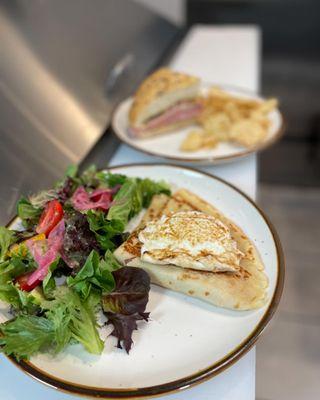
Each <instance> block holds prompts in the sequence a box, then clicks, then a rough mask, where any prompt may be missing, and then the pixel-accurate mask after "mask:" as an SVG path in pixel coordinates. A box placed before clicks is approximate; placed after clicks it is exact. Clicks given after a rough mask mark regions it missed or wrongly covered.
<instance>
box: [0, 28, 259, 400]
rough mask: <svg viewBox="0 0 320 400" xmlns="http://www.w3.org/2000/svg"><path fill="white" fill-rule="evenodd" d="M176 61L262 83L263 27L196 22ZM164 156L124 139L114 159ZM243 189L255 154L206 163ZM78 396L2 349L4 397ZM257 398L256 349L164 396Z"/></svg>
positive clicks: (250, 187)
mask: <svg viewBox="0 0 320 400" xmlns="http://www.w3.org/2000/svg"><path fill="white" fill-rule="evenodd" d="M171 66H172V67H173V68H175V69H178V70H181V71H184V72H189V73H191V74H195V75H198V76H200V77H201V78H202V79H204V80H206V81H208V82H213V83H221V84H229V85H236V86H239V87H243V88H246V89H249V90H252V91H257V90H258V89H259V79H260V31H259V29H258V28H256V27H254V26H234V25H232V26H223V27H211V26H195V27H194V28H193V29H192V30H190V32H189V33H188V35H187V37H186V39H185V40H184V42H183V43H182V45H181V46H180V48H179V50H178V52H177V53H176V55H175V57H174V59H173V62H172V64H171ZM156 161H159V162H164V161H163V160H157V159H155V158H154V157H150V156H145V155H143V154H142V153H139V152H137V151H135V150H132V149H129V148H128V147H127V146H125V145H122V146H121V147H120V148H119V150H118V151H117V152H116V154H115V155H114V157H113V158H112V160H111V163H110V164H111V165H116V164H127V163H132V162H156ZM199 169H201V170H205V171H208V172H211V173H213V174H215V175H217V176H219V177H221V178H223V179H225V180H227V181H229V182H231V183H233V184H234V185H235V186H237V187H239V188H240V189H242V190H243V191H244V192H246V193H247V194H248V195H249V196H251V197H252V198H254V197H255V194H256V183H257V163H256V157H255V156H250V157H247V158H245V159H243V160H240V161H237V162H236V163H232V164H226V165H219V166H214V167H201V168H199ZM72 398H76V397H74V396H70V395H67V394H64V393H62V392H59V391H56V390H53V389H50V388H48V387H46V386H44V385H40V384H39V383H38V382H36V381H35V380H33V379H31V378H30V377H28V376H26V375H25V374H23V373H22V372H21V371H20V370H19V369H17V368H16V367H15V366H13V364H11V363H10V362H9V361H8V360H7V359H6V358H5V357H4V356H2V355H0V399H3V400H21V399H32V400H43V399H46V400H58V399H59V400H64V399H65V400H67V399H72ZM254 398H255V349H254V348H253V349H252V350H251V351H250V352H249V353H248V354H247V355H246V356H244V357H243V358H242V359H241V360H239V361H238V362H237V363H236V364H234V365H233V366H232V367H230V368H229V369H227V370H226V371H225V372H223V373H221V374H220V375H218V376H217V377H215V378H213V379H211V380H209V381H207V382H205V383H203V384H201V385H198V386H196V387H194V388H191V389H189V390H187V391H183V392H180V393H176V394H172V395H168V396H164V397H161V399H163V400H182V399H183V400H189V399H190V400H191V399H192V400H209V399H210V400H212V399H219V400H253V399H254Z"/></svg>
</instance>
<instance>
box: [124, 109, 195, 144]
mask: <svg viewBox="0 0 320 400" xmlns="http://www.w3.org/2000/svg"><path fill="white" fill-rule="evenodd" d="M201 111H202V106H201V104H199V103H195V102H192V101H187V102H181V103H178V104H176V105H174V106H173V107H170V108H168V109H167V110H166V111H165V112H164V113H162V114H160V115H158V116H157V117H154V118H152V119H150V120H149V121H148V122H147V123H146V124H144V125H143V127H141V128H137V127H134V128H131V131H132V133H133V134H134V135H135V136H139V135H141V134H143V133H144V132H147V131H152V130H156V129H160V128H162V127H165V126H168V125H173V124H177V123H179V122H182V121H186V120H192V119H194V118H197V117H198V116H199V114H200V112H201Z"/></svg>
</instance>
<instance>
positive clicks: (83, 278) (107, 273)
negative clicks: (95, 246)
mask: <svg viewBox="0 0 320 400" xmlns="http://www.w3.org/2000/svg"><path fill="white" fill-rule="evenodd" d="M114 262H115V261H113V260H112V261H108V259H106V260H103V259H101V260H100V256H99V254H98V253H97V252H96V251H95V250H92V251H91V253H90V254H89V256H88V258H87V260H86V262H85V264H84V266H83V267H82V268H81V270H80V271H79V272H78V274H77V275H76V276H75V277H72V276H69V277H68V278H67V284H68V286H69V287H73V288H74V289H75V290H76V291H77V292H78V293H79V295H80V296H81V298H83V299H86V298H87V297H88V296H89V294H90V291H91V288H92V286H94V287H96V288H97V289H101V291H102V292H103V293H109V292H110V291H112V290H113V289H114V287H115V283H114V278H113V275H112V273H111V271H112V270H113V269H112V268H113V267H114Z"/></svg>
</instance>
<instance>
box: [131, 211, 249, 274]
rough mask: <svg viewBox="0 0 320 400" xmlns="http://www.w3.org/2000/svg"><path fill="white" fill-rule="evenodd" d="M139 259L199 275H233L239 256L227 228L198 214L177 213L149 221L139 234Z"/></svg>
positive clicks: (196, 212)
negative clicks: (230, 273) (207, 272)
mask: <svg viewBox="0 0 320 400" xmlns="http://www.w3.org/2000/svg"><path fill="white" fill-rule="evenodd" d="M139 241H140V242H141V243H142V247H141V259H142V260H143V261H147V262H149V263H152V264H174V265H177V266H179V267H183V268H192V269H198V270H203V271H211V272H222V271H230V272H235V271H237V270H238V269H239V264H240V260H241V258H242V257H243V254H242V252H241V251H240V250H239V249H238V248H237V243H236V241H235V240H234V239H233V238H232V236H231V233H230V230H229V228H228V227H227V226H226V225H225V224H223V223H222V222H221V221H220V220H218V219H216V218H214V217H212V216H210V215H207V214H204V213H202V212H198V211H183V212H177V213H175V214H172V215H170V216H165V215H164V216H162V218H161V219H159V220H157V221H151V222H149V223H148V224H147V226H146V227H145V228H144V229H143V230H142V231H141V232H140V233H139Z"/></svg>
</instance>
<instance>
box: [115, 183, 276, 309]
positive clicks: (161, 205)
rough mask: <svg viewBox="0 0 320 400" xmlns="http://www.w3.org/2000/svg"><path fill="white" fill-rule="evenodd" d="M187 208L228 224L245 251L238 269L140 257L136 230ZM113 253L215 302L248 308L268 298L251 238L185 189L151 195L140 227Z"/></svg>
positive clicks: (158, 280) (156, 279)
mask: <svg viewBox="0 0 320 400" xmlns="http://www.w3.org/2000/svg"><path fill="white" fill-rule="evenodd" d="M188 210H195V211H202V212H205V213H207V214H210V215H212V216H214V217H216V218H218V219H220V220H221V221H222V222H223V223H224V224H226V225H227V226H228V227H229V229H230V230H231V233H232V236H233V238H234V240H236V242H237V245H238V248H239V249H240V250H241V251H242V252H243V253H244V257H243V258H242V260H241V262H240V269H239V271H238V272H236V273H230V272H219V273H213V272H205V271H196V270H193V269H187V268H181V267H176V266H173V265H155V264H150V263H147V262H143V261H141V259H140V254H141V243H140V242H139V240H138V234H139V231H140V230H141V229H142V228H143V227H144V226H145V225H146V223H147V222H148V221H150V220H153V219H157V218H159V217H160V216H161V215H170V214H171V213H173V212H177V211H188ZM114 254H115V257H116V258H117V259H118V261H119V262H120V263H122V264H123V265H127V266H135V267H140V268H143V269H144V270H145V271H146V272H148V274H149V275H150V278H151V281H152V282H153V283H155V284H157V285H160V286H163V287H165V288H168V289H172V290H175V291H177V292H181V293H184V294H186V295H190V296H193V297H197V298H199V299H201V300H205V301H207V302H209V303H211V304H213V305H215V306H219V307H225V308H229V309H235V310H250V309H255V308H259V307H262V306H263V305H264V304H265V303H266V300H267V287H268V278H267V276H266V274H265V273H264V266H263V263H262V261H261V258H260V255H259V253H258V251H257V249H256V248H255V246H254V245H253V244H252V242H251V241H250V239H249V238H248V237H247V236H246V235H245V234H244V233H243V232H242V230H241V229H240V228H239V227H238V226H236V225H235V224H234V223H233V222H231V221H230V220H229V219H228V218H226V217H225V216H224V215H223V214H222V213H221V212H220V211H219V210H217V209H216V208H214V207H213V206H212V205H210V204H208V203H207V202H205V201H204V200H202V199H201V198H200V197H198V196H196V195H195V194H193V193H191V192H189V191H187V190H185V189H180V190H178V191H177V192H176V193H175V194H174V195H173V196H172V197H171V198H169V197H168V196H165V195H160V196H154V198H153V200H152V202H151V205H150V207H149V209H148V210H147V212H146V214H145V215H144V218H143V220H142V221H141V223H140V225H139V227H138V228H137V229H136V230H135V231H134V232H133V233H132V234H131V236H130V237H129V239H128V240H127V241H126V242H124V243H123V244H122V245H121V246H120V247H119V248H118V249H117V250H116V251H115V253H114Z"/></svg>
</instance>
